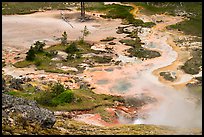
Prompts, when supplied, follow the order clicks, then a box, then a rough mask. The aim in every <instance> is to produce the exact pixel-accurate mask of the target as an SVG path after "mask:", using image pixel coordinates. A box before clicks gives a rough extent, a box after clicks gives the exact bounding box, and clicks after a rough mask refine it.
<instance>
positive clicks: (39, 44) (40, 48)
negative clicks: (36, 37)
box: [33, 41, 45, 53]
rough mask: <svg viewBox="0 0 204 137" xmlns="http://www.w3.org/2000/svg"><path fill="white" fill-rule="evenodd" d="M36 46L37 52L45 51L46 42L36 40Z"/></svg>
mask: <svg viewBox="0 0 204 137" xmlns="http://www.w3.org/2000/svg"><path fill="white" fill-rule="evenodd" d="M34 45H35V47H34V48H33V49H34V51H35V53H38V52H43V47H44V46H45V43H44V42H40V41H36V42H35V43H34Z"/></svg>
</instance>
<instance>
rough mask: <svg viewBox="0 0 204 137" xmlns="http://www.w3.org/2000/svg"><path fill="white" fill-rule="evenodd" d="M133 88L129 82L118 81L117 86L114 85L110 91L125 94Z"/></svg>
mask: <svg viewBox="0 0 204 137" xmlns="http://www.w3.org/2000/svg"><path fill="white" fill-rule="evenodd" d="M131 87H132V84H131V83H129V82H128V81H127V80H118V81H117V82H116V84H114V85H113V86H112V87H111V88H110V91H113V92H118V93H125V92H127V91H128V90H129V89H130V88H131Z"/></svg>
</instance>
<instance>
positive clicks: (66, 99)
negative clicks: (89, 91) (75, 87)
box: [35, 83, 74, 106]
mask: <svg viewBox="0 0 204 137" xmlns="http://www.w3.org/2000/svg"><path fill="white" fill-rule="evenodd" d="M35 99H36V101H37V102H38V103H39V104H41V105H44V106H57V105H60V104H64V103H70V102H71V101H72V100H73V99H74V96H73V92H72V91H71V90H69V89H65V88H64V86H63V85H62V84H60V83H57V84H55V85H53V86H52V87H51V89H50V91H43V92H42V93H41V96H39V97H38V98H35Z"/></svg>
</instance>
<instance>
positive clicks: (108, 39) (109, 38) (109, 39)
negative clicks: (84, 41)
mask: <svg viewBox="0 0 204 137" xmlns="http://www.w3.org/2000/svg"><path fill="white" fill-rule="evenodd" d="M114 39H116V38H115V37H107V38H106V39H102V40H100V41H102V42H103V41H104V42H105V41H112V40H114Z"/></svg>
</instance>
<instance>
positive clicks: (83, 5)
mask: <svg viewBox="0 0 204 137" xmlns="http://www.w3.org/2000/svg"><path fill="white" fill-rule="evenodd" d="M81 21H82V22H83V21H85V4H84V2H81Z"/></svg>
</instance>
